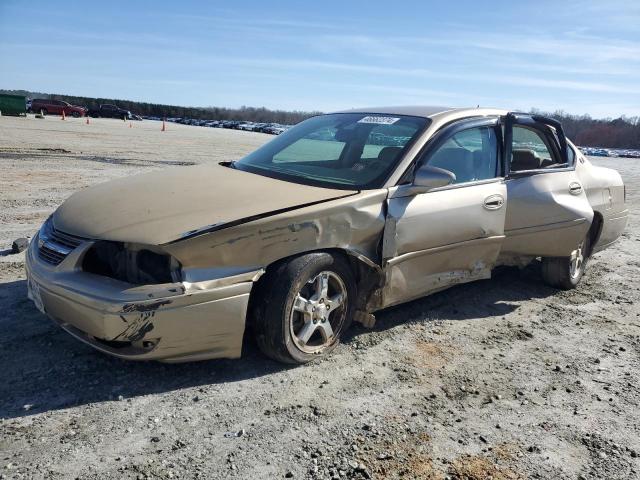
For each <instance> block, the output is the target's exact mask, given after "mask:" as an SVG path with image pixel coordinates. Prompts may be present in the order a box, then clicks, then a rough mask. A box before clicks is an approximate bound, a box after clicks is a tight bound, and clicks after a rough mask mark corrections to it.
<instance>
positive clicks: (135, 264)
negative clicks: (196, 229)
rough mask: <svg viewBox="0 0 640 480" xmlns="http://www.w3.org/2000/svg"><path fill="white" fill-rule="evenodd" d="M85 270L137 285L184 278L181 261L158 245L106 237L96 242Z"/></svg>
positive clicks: (87, 255)
mask: <svg viewBox="0 0 640 480" xmlns="http://www.w3.org/2000/svg"><path fill="white" fill-rule="evenodd" d="M82 270H83V271H85V272H89V273H94V274H96V275H103V276H105V277H109V278H113V279H116V280H120V281H123V282H127V283H131V284H134V285H149V284H162V283H174V282H179V281H181V280H182V274H181V265H180V262H178V261H177V260H176V259H175V258H173V257H172V256H170V255H168V254H166V253H162V252H159V251H158V250H157V248H154V247H151V246H147V245H139V244H132V243H123V242H111V241H105V240H100V241H97V242H95V244H94V245H93V246H91V248H90V249H89V250H88V251H87V253H86V254H85V256H84V260H83V262H82Z"/></svg>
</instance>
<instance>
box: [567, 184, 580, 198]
mask: <svg viewBox="0 0 640 480" xmlns="http://www.w3.org/2000/svg"><path fill="white" fill-rule="evenodd" d="M569 193H570V194H571V195H580V194H581V193H582V185H580V183H578V182H571V183H570V184H569Z"/></svg>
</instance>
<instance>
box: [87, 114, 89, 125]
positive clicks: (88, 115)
mask: <svg viewBox="0 0 640 480" xmlns="http://www.w3.org/2000/svg"><path fill="white" fill-rule="evenodd" d="M87 125H89V115H87Z"/></svg>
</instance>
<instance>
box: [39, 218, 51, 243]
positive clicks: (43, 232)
mask: <svg viewBox="0 0 640 480" xmlns="http://www.w3.org/2000/svg"><path fill="white" fill-rule="evenodd" d="M52 230H53V225H52V222H51V217H49V218H47V219H46V220H45V222H44V223H43V224H42V226H41V227H40V230H38V247H42V245H43V244H44V243H45V242H46V241H47V240H49V239H50V238H51V232H52Z"/></svg>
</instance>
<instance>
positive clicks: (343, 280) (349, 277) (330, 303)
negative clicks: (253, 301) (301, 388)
mask: <svg viewBox="0 0 640 480" xmlns="http://www.w3.org/2000/svg"><path fill="white" fill-rule="evenodd" d="M261 285H262V288H261V289H260V290H261V291H258V292H257V294H258V295H261V297H260V298H259V299H258V302H259V303H258V307H257V309H256V319H255V324H254V327H255V334H256V342H257V344H258V347H259V348H260V350H261V351H262V352H263V353H264V354H265V355H266V356H268V357H270V358H272V359H274V360H277V361H279V362H283V363H289V364H303V363H307V362H310V361H312V360H315V359H318V358H322V357H325V356H327V355H328V354H329V353H331V351H333V349H334V348H335V347H336V346H337V345H338V344H339V343H340V337H341V335H342V334H343V333H344V332H345V331H346V330H347V328H348V327H349V325H350V324H351V319H352V317H353V311H354V305H355V295H356V287H355V280H354V277H353V273H352V272H351V269H350V268H349V265H348V264H347V263H346V262H345V261H344V260H343V259H342V258H341V257H339V256H335V255H331V254H329V253H322V252H321V253H311V254H307V255H303V256H300V257H297V258H294V259H293V260H290V261H288V262H286V263H283V264H281V265H279V266H277V267H276V268H275V269H274V270H273V271H271V272H268V273H267V274H266V275H265V278H263V279H261Z"/></svg>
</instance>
